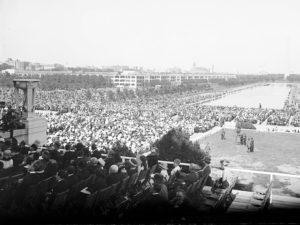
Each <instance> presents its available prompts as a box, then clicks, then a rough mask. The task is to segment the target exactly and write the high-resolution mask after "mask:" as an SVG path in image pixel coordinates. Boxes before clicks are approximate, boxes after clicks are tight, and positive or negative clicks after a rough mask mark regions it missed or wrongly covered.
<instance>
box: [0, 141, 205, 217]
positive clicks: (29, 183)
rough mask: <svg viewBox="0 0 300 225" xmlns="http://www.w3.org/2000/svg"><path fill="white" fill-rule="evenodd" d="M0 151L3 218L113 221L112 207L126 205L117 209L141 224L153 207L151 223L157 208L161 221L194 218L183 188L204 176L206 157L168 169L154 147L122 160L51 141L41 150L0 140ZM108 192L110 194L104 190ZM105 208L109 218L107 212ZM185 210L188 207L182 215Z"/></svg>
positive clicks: (84, 148) (186, 188)
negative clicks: (81, 218) (32, 216)
mask: <svg viewBox="0 0 300 225" xmlns="http://www.w3.org/2000/svg"><path fill="white" fill-rule="evenodd" d="M0 148H1V151H0V152H1V159H0V168H1V169H0V214H1V216H3V217H4V218H5V217H7V216H8V217H9V216H18V215H23V216H27V215H32V214H34V213H37V214H39V215H42V216H49V215H50V216H51V215H53V213H54V214H55V213H58V215H61V216H66V215H68V216H70V215H71V216H74V218H75V217H76V216H77V215H80V214H81V215H90V216H99V215H100V217H101V215H102V216H103V218H104V217H105V218H106V219H113V218H114V216H115V213H116V210H117V208H116V206H117V205H120V206H121V205H122V204H121V203H122V202H124V201H127V206H126V210H125V209H124V208H121V211H117V212H118V215H119V214H120V215H122V218H123V219H124V220H128V221H131V220H132V219H134V217H135V218H136V219H140V220H144V219H145V218H146V217H145V215H146V214H147V210H148V209H150V208H151V207H152V206H154V205H156V206H157V208H154V209H153V210H154V211H155V212H156V213H157V214H155V216H152V219H154V218H155V219H158V217H157V216H159V215H161V214H159V211H160V210H159V209H162V208H163V209H165V210H166V212H168V213H166V214H165V213H164V217H165V218H167V219H170V218H171V219H172V220H175V221H176V220H177V219H179V220H180V219H184V220H185V219H187V218H189V215H193V216H196V215H197V213H196V212H197V210H196V208H195V207H194V206H193V202H192V201H190V200H189V198H188V196H189V192H188V187H189V186H190V185H191V184H193V182H196V181H197V180H199V179H201V178H204V177H205V179H207V178H208V176H209V174H210V169H209V163H210V158H204V159H203V161H201V162H198V163H196V164H190V167H189V168H183V167H181V162H180V160H179V159H176V160H175V161H174V166H173V167H172V166H171V167H170V165H168V164H166V163H159V162H158V154H157V149H155V148H153V149H152V151H151V154H150V155H148V156H144V155H137V156H136V157H134V158H128V159H127V160H122V159H121V157H120V155H119V154H118V153H117V152H114V151H109V152H108V154H105V153H104V152H102V151H99V150H98V149H97V148H96V146H95V145H94V146H93V147H92V148H91V150H89V149H88V148H87V147H86V146H84V145H83V144H81V143H77V144H76V145H71V144H67V145H66V146H65V147H63V146H61V145H60V143H59V142H55V143H53V144H52V145H50V146H47V147H41V146H39V143H38V142H36V143H35V144H33V145H31V146H27V145H25V143H24V142H21V143H19V144H18V143H17V142H16V140H15V139H13V140H12V141H10V140H4V139H3V138H1V139H0ZM201 169H202V171H201ZM203 169H204V170H203ZM200 172H201V173H200ZM125 184H126V185H125ZM122 187H123V188H122ZM113 188H115V189H114V192H113V196H112V193H111V192H108V193H107V192H105V191H109V190H110V191H111V190H112V189H113ZM121 189H122V190H121ZM107 196H110V198H109V199H107ZM93 197H95V198H94V199H93ZM62 199H64V200H62ZM104 199H106V200H105V201H104ZM91 200H93V201H92V202H93V204H91ZM128 202H129V203H130V204H129V205H128ZM91 205H92V208H91ZM149 207H150V208H149ZM107 209H111V210H112V211H111V212H110V213H112V214H107ZM185 209H190V210H189V212H188V214H187V212H185ZM124 210H125V211H124ZM154 211H153V212H154ZM137 212H139V214H137ZM174 212H176V213H175V214H174ZM34 215H35V214H34ZM111 215H114V216H112V217H110V216H111ZM142 215H143V216H142ZM171 215H175V217H173V216H171ZM76 218H77V217H76ZM149 219H151V218H149Z"/></svg>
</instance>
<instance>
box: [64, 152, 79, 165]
mask: <svg viewBox="0 0 300 225" xmlns="http://www.w3.org/2000/svg"><path fill="white" fill-rule="evenodd" d="M75 158H76V152H74V151H67V152H66V153H65V154H64V156H63V166H64V167H67V166H68V165H69V164H70V161H71V160H74V159H75Z"/></svg>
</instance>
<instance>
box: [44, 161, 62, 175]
mask: <svg viewBox="0 0 300 225" xmlns="http://www.w3.org/2000/svg"><path fill="white" fill-rule="evenodd" d="M57 172H58V163H57V161H56V160H55V159H49V162H48V164H47V166H46V168H45V172H44V174H43V176H44V179H46V178H48V177H52V176H54V175H55V174H56V173H57Z"/></svg>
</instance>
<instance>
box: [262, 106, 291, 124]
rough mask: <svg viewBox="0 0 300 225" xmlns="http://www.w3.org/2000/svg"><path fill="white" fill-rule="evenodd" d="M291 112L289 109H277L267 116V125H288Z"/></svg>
mask: <svg viewBox="0 0 300 225" xmlns="http://www.w3.org/2000/svg"><path fill="white" fill-rule="evenodd" d="M290 117H291V113H290V112H289V111H284V110H277V111H275V112H273V113H272V114H271V115H270V117H269V118H268V121H267V124H268V125H276V126H288V125H289V120H290Z"/></svg>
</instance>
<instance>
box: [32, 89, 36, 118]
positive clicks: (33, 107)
mask: <svg viewBox="0 0 300 225" xmlns="http://www.w3.org/2000/svg"><path fill="white" fill-rule="evenodd" d="M35 93H36V91H35V87H33V89H32V112H33V113H34V112H35V101H34V97H35Z"/></svg>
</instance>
